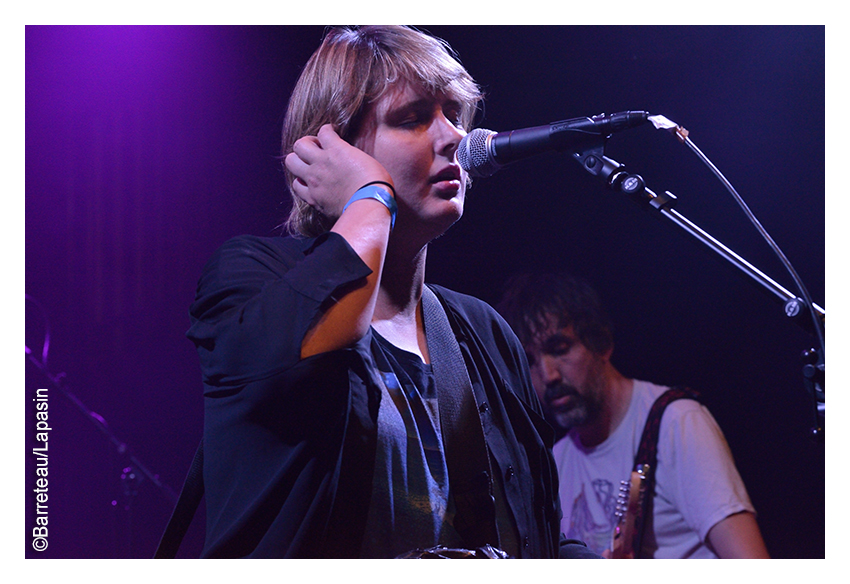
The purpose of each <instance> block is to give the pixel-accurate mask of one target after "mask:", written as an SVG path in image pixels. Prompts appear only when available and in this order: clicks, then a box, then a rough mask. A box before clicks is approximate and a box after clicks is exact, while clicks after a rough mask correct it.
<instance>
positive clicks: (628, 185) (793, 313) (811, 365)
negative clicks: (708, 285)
mask: <svg viewBox="0 0 850 584" xmlns="http://www.w3.org/2000/svg"><path fill="white" fill-rule="evenodd" d="M607 140H608V136H600V137H599V138H598V139H597V140H596V141H593V142H590V143H587V145H586V146H585V147H583V148H580V149H578V150H576V151H574V152H573V157H574V159H575V160H576V161H577V162H578V163H579V164H581V166H582V168H584V169H585V170H586V171H587V172H589V173H590V174H592V175H594V176H597V177H599V178H601V179H602V180H603V181H605V183H606V184H607V185H608V187H609V188H611V189H612V190H615V191H619V192H621V193H624V194H626V195H628V196H629V197H630V198H631V199H632V200H634V201H635V202H636V203H638V204H639V205H640V206H641V207H644V208H647V209H654V210H656V211H658V212H659V213H661V215H663V216H664V217H666V218H667V219H669V220H670V221H672V222H673V223H675V224H676V225H678V226H679V227H681V228H682V229H684V230H685V231H686V232H687V233H689V234H690V235H691V236H693V237H694V238H696V239H697V240H698V241H700V242H702V243H703V244H705V245H706V246H707V247H708V248H709V249H711V250H712V251H714V252H715V253H717V254H718V255H720V257H722V258H723V259H725V260H727V261H728V262H729V263H731V264H732V265H733V266H735V267H736V268H738V269H739V270H740V271H741V272H743V273H744V274H746V275H747V276H749V277H750V278H751V279H752V280H753V281H754V282H756V283H757V284H759V285H761V287H762V288H763V289H764V290H766V291H767V292H768V293H769V294H770V295H772V297H773V298H774V299H775V300H777V301H778V302H780V303H781V304H782V306H783V310H784V312H785V315H786V316H787V317H788V318H790V319H791V320H793V321H794V322H796V323H797V324H799V325H800V326H802V327H803V328H804V329H806V330H807V332H812V328H813V327H817V326H823V324H824V322H825V319H826V311H825V310H824V309H823V308H821V307H820V306H818V305H817V304H815V303H814V302H812V303H808V302H806V301H805V300H804V299H802V298H799V297H798V296H797V295H795V294H793V293H791V292H790V291H788V290H787V289H785V288H784V287H782V286H780V285H779V284H778V283H776V282H775V281H774V280H772V279H771V278H769V277H768V276H767V275H766V274H764V273H763V272H761V271H760V270H758V269H757V268H756V267H755V266H753V265H752V264H750V263H749V262H748V261H746V260H745V259H744V258H742V257H741V256H739V255H738V254H736V253H735V252H734V251H732V250H731V249H729V248H728V247H727V246H725V245H724V244H723V243H721V242H720V241H718V240H717V239H715V238H714V237H712V236H711V235H710V234H708V233H707V232H706V231H704V230H703V229H701V228H700V227H699V226H697V225H696V224H694V223H693V222H692V221H690V220H688V219H687V218H686V217H684V216H683V215H682V214H681V213H679V212H678V211H676V210H675V209H674V208H673V207H674V206H675V205H676V196H675V195H674V194H673V193H671V192H670V191H664V193H663V194H661V195H658V194H656V193H654V192H653V191H651V190H650V189H648V188H647V186H646V183H645V182H644V180H643V178H642V177H641V176H640V175H637V174H630V173H628V172H626V171H625V170H624V166H625V165H623V164H620V163H619V162H616V161H615V160H612V159H610V158H608V157H607V156H605V143H606V141H607ZM814 320H817V322H813V321H814ZM821 349H822V350H821V351H818V350H817V349H807V350H806V351H803V353H802V360H803V382H804V385H805V388H806V392H807V393H808V394H809V396H810V398H811V400H812V416H813V419H814V425H813V426H812V428H811V436H812V438H813V439H815V440H817V441H819V442H822V441H823V439H824V426H825V417H826V416H825V414H826V406H825V403H826V395H825V387H826V384H825V373H824V372H825V356H824V351H823V347H822V348H821Z"/></svg>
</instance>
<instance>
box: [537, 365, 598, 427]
mask: <svg viewBox="0 0 850 584" xmlns="http://www.w3.org/2000/svg"><path fill="white" fill-rule="evenodd" d="M600 381H601V377H594V378H593V379H591V380H589V382H588V385H587V387H585V391H584V393H583V394H581V393H579V391H578V390H577V389H576V388H575V387H574V386H572V385H569V384H567V383H557V384H553V385H550V386H549V387H547V388H546V393H545V394H544V396H543V401H544V404H545V409H546V413H547V414H548V415H547V417H548V418H550V421H551V422H554V423H555V424H557V426H558V427H559V428H560V429H561V430H562V431H564V432H569V431H570V430H571V429H572V428H574V427H577V426H584V425H585V424H587V423H589V422H592V421H593V420H595V419H596V417H597V416H598V415H599V412H600V411H601V410H602V392H601V385H600ZM565 396H571V398H570V403H569V404H566V405H562V406H560V407H557V406H554V405H553V404H552V402H553V401H554V400H556V399H558V398H561V397H565Z"/></svg>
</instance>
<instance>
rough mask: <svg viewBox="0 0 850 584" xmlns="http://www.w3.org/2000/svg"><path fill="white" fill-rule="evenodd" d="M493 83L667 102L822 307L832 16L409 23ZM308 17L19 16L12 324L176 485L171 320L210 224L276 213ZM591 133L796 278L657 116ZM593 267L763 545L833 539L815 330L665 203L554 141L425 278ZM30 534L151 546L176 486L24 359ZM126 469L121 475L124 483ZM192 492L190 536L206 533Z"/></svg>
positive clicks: (635, 103)
mask: <svg viewBox="0 0 850 584" xmlns="http://www.w3.org/2000/svg"><path fill="white" fill-rule="evenodd" d="M423 28H426V29H428V30H430V31H432V32H433V33H434V34H436V35H437V36H441V37H442V38H445V39H446V40H447V41H449V43H450V44H451V45H452V46H453V47H454V48H455V49H456V50H457V52H458V53H459V55H460V58H461V60H462V62H463V63H464V65H465V66H466V67H467V69H468V70H469V71H470V72H471V73H472V75H473V76H474V77H475V78H476V79H477V80H478V81H479V82H480V83H481V84H482V85H483V87H484V89H485V91H486V92H487V95H488V102H487V105H486V107H485V109H484V112H483V117H482V120H481V122H480V126H482V127H485V128H490V129H493V130H497V131H501V130H507V129H514V128H520V127H526V126H536V125H540V124H544V123H548V122H551V121H556V120H561V119H566V118H572V117H578V116H590V115H594V114H598V113H601V112H608V113H612V112H617V111H622V110H629V109H638V110H647V111H649V112H651V113H653V114H662V115H665V116H667V117H668V118H670V119H672V120H673V121H675V122H677V123H679V124H681V125H683V126H685V127H686V128H687V129H688V130H689V131H690V133H691V134H690V135H691V138H692V139H693V141H694V142H695V144H696V145H697V146H698V147H699V148H700V149H701V150H702V151H703V152H705V153H706V155H707V156H708V157H709V158H711V160H712V162H714V164H716V165H717V166H718V167H719V169H720V170H721V171H722V172H723V173H724V174H725V175H726V176H727V177H728V178H729V180H730V181H731V182H732V184H733V185H735V187H736V188H737V190H738V191H739V192H740V193H741V195H742V196H743V198H744V199H745V200H746V201H747V203H748V204H749V206H750V207H751V208H752V210H753V212H754V213H755V215H756V216H757V217H758V218H759V220H760V221H761V222H762V224H763V225H764V227H765V229H766V230H767V231H768V232H769V233H770V234H771V235H772V236H773V238H774V239H775V240H776V242H777V243H778V245H779V246H780V247H781V248H782V250H783V251H784V252H785V254H786V255H787V256H788V258H789V260H790V261H791V263H792V264H793V265H794V266H795V268H796V269H797V271H798V272H799V274H800V276H801V278H802V279H803V281H804V282H805V284H806V286H807V287H808V289H809V291H810V293H811V295H812V297H813V298H814V300H815V302H816V303H818V304H820V305H821V306H825V299H824V295H825V289H824V282H825V265H824V248H825V235H824V234H825V227H824V218H825V205H824V203H825V196H824V194H825V186H824V166H825V165H824V154H825V145H824V134H825V129H824V124H825V119H824V100H825V96H824V87H825V79H824V52H825V45H824V43H825V39H824V27H822V26H805V27H803V26H799V27H795V26H769V27H767V26H765V27H763V26H722V27H701V26H671V27H667V26H664V27H650V26H644V27H631V26H628V27H626V26H618V27H601V26H591V27H542V26H537V27H524V26H523V27H489V26H488V27H468V26H462V27H461V26H458V27H449V26H434V27H429V26H424V27H423ZM322 33H323V28H322V27H115V28H111V27H32V26H29V27H27V29H26V226H25V227H26V293H27V295H28V296H30V297H32V298H34V299H35V300H36V301H34V302H31V301H27V302H26V337H27V339H26V340H27V346H28V347H29V348H31V349H32V350H33V352H34V354H35V355H36V356H37V357H38V358H39V359H40V358H41V355H42V345H43V339H44V333H45V329H46V326H47V324H46V323H48V322H49V327H50V329H49V330H50V338H49V340H50V345H49V360H48V363H47V365H48V369H49V371H50V372H51V373H52V374H54V375H55V374H59V373H64V374H65V376H64V378H63V385H64V386H65V387H66V388H67V389H69V390H70V391H72V392H73V394H74V395H76V396H77V397H78V398H79V399H80V400H81V401H82V402H83V403H84V404H85V405H86V407H87V408H89V409H90V410H92V411H94V412H96V413H97V414H98V415H100V416H102V417H103V418H105V420H106V421H107V422H108V424H109V427H110V428H111V429H112V431H113V432H114V433H115V434H116V435H117V436H118V438H119V439H120V440H121V441H123V442H125V443H126V444H128V445H129V446H130V448H131V449H132V451H133V452H134V453H135V454H136V455H138V457H139V458H140V459H141V460H142V461H143V462H144V463H145V464H146V465H147V466H148V467H149V468H150V469H151V470H152V472H154V473H156V474H157V475H158V476H159V477H160V479H161V480H162V481H163V482H164V483H165V484H167V485H169V486H170V487H171V489H172V490H174V491H179V488H180V486H181V484H182V481H183V478H184V476H185V473H186V471H187V469H188V466H189V463H190V460H191V457H192V454H193V452H194V449H195V447H196V445H197V443H198V440H199V439H200V436H201V429H202V424H203V420H202V418H203V413H202V398H201V383H200V373H199V368H198V359H197V356H196V354H195V352H194V348H193V347H192V345H191V343H190V342H189V341H188V340H186V339H185V337H184V336H183V335H184V333H185V331H186V329H187V328H188V324H189V322H188V316H187V310H188V306H189V304H190V303H191V302H192V299H193V295H194V290H195V284H196V282H197V278H198V276H199V274H200V271H201V268H202V266H203V264H204V262H205V261H206V260H207V258H208V257H209V256H210V254H211V253H212V252H213V250H215V249H216V248H217V247H218V246H219V245H220V244H221V243H222V242H224V241H225V240H226V239H228V238H230V237H232V236H234V235H237V234H240V233H254V234H258V235H271V234H274V233H276V232H277V230H276V226H277V225H278V224H279V223H280V222H281V219H282V217H283V216H284V215H285V213H286V210H287V207H288V203H287V197H288V195H286V193H285V191H284V184H283V175H282V172H281V170H280V166H279V163H278V161H277V159H276V156H277V155H278V154H279V151H278V149H279V131H280V124H281V121H282V116H283V112H284V110H285V105H286V100H287V97H288V94H289V92H290V90H291V87H292V85H293V83H294V81H295V79H296V77H297V75H298V73H299V71H300V67H301V66H302V65H303V64H304V63H305V62H306V60H307V58H308V57H309V55H310V54H311V53H312V51H313V50H314V49H315V48H316V47H317V46H318V44H319V42H320V39H321V37H322ZM606 153H607V155H608V156H610V157H611V158H613V159H615V160H617V161H618V162H622V163H625V164H626V165H627V166H628V168H629V169H632V170H633V171H634V172H638V173H640V174H641V175H642V176H643V177H644V178H645V179H646V181H647V184H648V186H649V187H650V188H652V189H653V190H655V191H656V192H663V191H664V190H670V191H672V192H673V193H674V194H675V195H677V196H678V198H679V204H678V207H677V209H678V211H679V212H681V213H682V214H683V215H684V216H686V217H688V218H689V219H691V220H692V221H694V222H695V223H696V224H698V225H699V226H701V227H702V228H704V229H705V230H707V231H708V232H709V233H711V234H712V235H714V236H715V237H717V238H718V239H719V240H720V241H722V242H724V243H725V244H726V245H728V246H730V247H731V248H732V249H733V250H735V251H736V252H738V253H739V254H741V255H742V256H743V257H744V258H746V259H748V260H749V261H750V262H752V263H753V264H755V265H756V266H758V267H759V268H760V269H762V270H763V271H765V272H766V273H767V274H768V275H770V276H771V277H773V278H774V279H775V280H777V281H778V282H780V283H781V284H783V285H784V286H785V287H787V288H789V289H791V290H796V289H795V288H794V285H793V281H792V280H791V279H790V277H789V276H788V275H787V273H786V272H785V271H784V270H783V268H782V266H781V265H780V264H779V262H778V261H777V260H776V259H775V257H774V256H773V255H772V253H771V252H770V250H769V249H768V247H767V245H766V243H765V242H764V241H763V240H762V239H761V238H760V236H759V235H758V234H757V232H756V231H755V229H754V228H753V227H752V226H751V225H750V224H749V222H748V221H747V220H746V219H745V217H744V215H743V213H742V212H741V210H740V209H739V208H738V206H737V205H736V203H735V202H734V201H733V199H732V198H731V196H730V195H729V194H728V193H727V192H726V190H725V189H724V188H723V186H722V185H721V184H720V183H719V182H718V181H717V179H716V178H714V176H713V175H712V174H711V173H710V171H709V170H708V169H707V168H706V167H705V166H704V165H703V164H702V163H701V162H700V161H699V160H698V159H697V158H696V157H695V156H694V155H693V154H692V153H691V152H690V151H689V150H688V149H687V148H686V147H684V146H682V145H680V144H679V143H678V142H677V141H676V140H674V139H673V138H672V137H671V136H670V135H669V134H667V133H666V132H660V131H657V130H655V129H654V128H652V126H651V125H646V126H643V127H641V128H638V129H634V130H630V131H628V132H624V133H621V134H617V135H616V136H614V137H613V138H611V140H610V141H609V143H608V145H607V149H606ZM541 268H558V269H564V270H568V271H572V272H573V273H576V274H579V275H582V276H584V277H586V278H588V279H589V280H590V281H591V282H592V283H593V284H594V285H595V286H596V288H597V289H598V290H599V292H600V293H601V295H602V296H603V298H604V300H605V302H606V304H607V306H608V308H609V311H610V312H611V313H612V316H613V318H614V321H615V322H616V327H617V332H616V350H615V354H614V361H615V364H616V365H617V366H618V368H620V370H621V371H622V372H623V373H625V374H626V375H629V376H633V377H638V378H643V379H649V380H652V381H656V382H659V383H681V384H687V385H689V386H691V387H693V388H696V389H699V390H700V391H701V392H702V393H703V395H704V398H705V401H706V403H707V404H708V405H709V407H710V409H711V410H712V412H713V413H714V415H715V417H716V418H717V420H718V422H719V423H720V425H721V427H722V428H723V430H724V431H725V433H726V437H727V439H728V441H729V443H730V446H731V448H732V451H733V452H734V454H735V457H736V461H737V463H738V467H739V470H740V471H741V474H742V476H743V478H744V481H745V482H746V484H747V487H748V489H749V493H750V496H751V498H752V500H753V502H754V504H755V506H756V508H757V510H758V512H759V522H760V525H761V528H762V531H763V533H764V537H765V540H766V542H767V545H768V548H769V550H770V552H771V553H772V555H774V556H775V557H784V558H819V557H824V553H825V551H824V549H825V541H824V540H825V528H824V515H825V502H824V499H825V486H824V467H825V462H824V447H823V445H819V444H816V443H815V442H813V441H811V440H810V439H809V437H808V432H809V428H810V426H811V425H812V419H811V416H810V401H809V399H808V397H807V395H806V392H805V389H804V385H803V381H802V375H801V367H802V364H801V362H800V358H799V355H800V353H801V351H802V350H803V349H805V348H808V347H810V346H813V345H814V344H815V340H814V338H813V337H812V336H810V335H809V334H807V333H806V332H804V331H802V329H800V328H799V327H798V326H797V325H796V324H793V323H791V322H789V321H788V320H787V319H786V318H785V316H784V314H783V312H782V309H781V306H780V305H779V304H778V303H776V302H775V301H774V299H773V298H772V297H769V296H768V295H766V294H764V293H763V292H762V291H761V290H760V289H759V288H758V287H757V286H754V285H753V284H752V283H751V282H750V281H748V280H747V279H746V278H743V277H741V276H739V274H738V272H737V270H736V269H734V268H733V267H732V266H730V265H729V264H727V263H725V262H724V261H723V260H719V259H717V258H715V257H714V255H713V254H712V253H711V252H709V251H708V250H707V249H706V248H704V247H703V246H702V244H699V243H697V242H695V241H694V240H693V239H691V237H690V236H688V235H686V234H685V233H684V232H682V231H681V230H680V229H679V228H678V227H676V226H675V225H673V224H672V223H670V222H669V221H667V220H666V219H664V218H663V217H661V216H660V215H658V214H657V213H654V212H648V211H644V210H643V209H641V208H639V207H638V206H637V205H635V204H634V203H633V202H631V201H629V200H628V199H626V198H625V196H624V195H621V194H618V193H615V192H613V191H610V190H607V189H606V188H604V186H603V185H602V184H601V183H600V182H599V181H598V179H596V178H594V177H592V176H590V175H589V174H586V173H585V172H584V171H583V170H582V169H581V168H580V167H579V166H578V165H577V164H576V163H575V162H573V161H572V160H570V159H569V157H568V156H566V155H562V154H548V155H542V156H539V157H537V158H534V159H529V160H526V161H523V162H520V163H518V164H516V165H515V166H513V167H509V168H507V169H504V170H502V171H501V172H499V173H498V174H497V175H496V176H494V177H492V178H490V179H479V180H477V181H476V183H475V185H474V187H473V189H472V190H471V191H470V193H469V195H468V199H467V207H466V215H465V216H464V218H463V220H462V221H461V222H460V223H458V224H457V225H456V226H455V227H454V228H452V229H451V230H450V231H449V233H448V234H447V235H445V236H444V237H442V238H441V239H439V240H438V241H436V242H435V243H434V244H432V246H431V250H430V258H429V273H428V280H429V281H431V282H434V283H439V284H443V285H445V286H448V287H451V288H453V289H456V290H459V291H463V292H467V293H470V294H473V295H476V296H478V297H480V298H483V299H484V300H486V301H489V302H491V303H496V302H497V301H498V299H499V296H500V293H501V288H502V285H503V283H504V281H505V280H506V279H507V278H508V277H509V276H510V275H511V274H513V273H515V272H517V271H521V270H527V269H541ZM38 387H50V388H51V390H50V401H49V405H50V409H49V414H50V422H51V427H52V430H51V433H50V443H49V448H50V459H49V460H50V466H49V488H50V490H49V497H50V498H49V546H50V547H49V548H48V550H47V551H45V552H42V553H35V552H33V550H32V548H31V539H32V538H31V530H32V527H33V525H34V523H33V514H34V509H35V502H34V499H33V493H32V488H33V483H34V478H35V472H34V470H33V465H34V457H33V455H32V454H31V449H32V447H33V446H34V445H35V443H34V442H33V440H34V430H33V426H34V420H35V413H34V409H33V404H32V399H33V397H34V394H35V389H36V388H38ZM25 404H26V405H25V416H26V447H27V449H26V453H25V456H26V465H27V466H26V473H27V474H26V498H25V505H26V514H27V524H26V526H25V534H26V536H25V546H26V555H27V557H52V558H109V557H150V556H151V555H152V554H153V551H154V549H155V547H156V542H157V541H158V538H159V535H160V533H161V531H162V528H163V526H164V525H165V523H166V521H167V519H168V516H169V514H170V510H171V501H170V499H169V498H168V497H167V496H166V495H165V494H163V492H162V490H160V489H157V488H156V487H155V486H154V485H153V483H152V481H150V480H142V481H141V482H138V483H137V482H134V481H129V480H127V479H124V480H122V479H121V474H122V468H124V467H125V466H126V458H125V457H123V456H121V455H119V454H118V452H117V449H116V448H115V447H114V446H113V445H112V444H111V443H110V442H109V441H108V440H107V439H106V438H105V436H104V435H103V434H102V433H101V432H99V431H98V429H97V428H96V427H95V425H93V424H91V423H90V421H89V420H87V419H86V417H85V416H83V415H81V414H80V413H79V411H78V410H77V409H76V408H75V406H73V405H72V404H71V402H70V401H69V400H67V399H65V397H64V396H62V395H61V394H60V392H59V391H58V390H56V389H53V386H52V385H50V382H48V381H47V378H46V377H45V375H44V373H43V372H42V371H40V370H39V369H38V368H37V367H36V366H35V365H34V364H33V363H31V362H30V361H29V360H27V363H26V396H25ZM127 487H129V489H130V491H135V492H136V494H135V496H130V497H127V496H126V495H125V488H127ZM202 532H203V518H202V514H201V516H200V517H199V518H198V520H197V521H196V523H195V525H194V526H193V529H192V532H191V533H190V535H189V539H188V540H187V542H186V544H185V545H184V548H183V550H182V551H181V555H183V556H190V557H191V556H194V555H197V553H198V552H199V550H200V547H201V544H202Z"/></svg>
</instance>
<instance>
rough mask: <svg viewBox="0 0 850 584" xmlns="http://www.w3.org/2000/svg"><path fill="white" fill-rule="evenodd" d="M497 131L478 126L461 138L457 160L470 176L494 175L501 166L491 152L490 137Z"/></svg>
mask: <svg viewBox="0 0 850 584" xmlns="http://www.w3.org/2000/svg"><path fill="white" fill-rule="evenodd" d="M495 133H496V132H494V131H492V130H485V129H483V128H478V129H475V130H472V131H471V132H470V133H469V134H467V135H466V136H464V137H463V139H461V141H460V144H459V145H458V148H457V162H458V164H460V167H461V168H462V169H464V170H465V171H466V172H468V173H469V176H472V177H477V178H482V177H487V176H492V175H493V174H494V173H495V172H496V171H497V170H499V169H500V168H501V165H499V164H498V163H497V162H496V161H495V160H493V156H492V155H491V154H490V145H489V138H490V136H492V135H494V134H495Z"/></svg>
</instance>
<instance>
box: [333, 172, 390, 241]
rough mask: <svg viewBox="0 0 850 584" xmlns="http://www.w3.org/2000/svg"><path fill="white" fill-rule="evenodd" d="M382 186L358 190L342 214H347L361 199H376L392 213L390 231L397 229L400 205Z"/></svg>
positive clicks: (373, 185)
mask: <svg viewBox="0 0 850 584" xmlns="http://www.w3.org/2000/svg"><path fill="white" fill-rule="evenodd" d="M382 184H383V183H381V184H368V185H366V186H365V187H361V188H360V189H358V191H357V192H356V193H354V194H353V195H351V198H350V199H348V202H347V203H346V204H345V207H343V208H342V212H343V213H345V210H346V209H348V207H349V206H350V205H351V203H353V202H354V201H359V200H360V199H375V200H376V201H380V202H382V203H383V204H384V205H385V206H386V207H387V209H389V211H390V231H392V229H393V227H395V216H396V215H397V214H398V205H397V204H396V202H395V198H394V197H393V196H392V195H391V194H390V192H389V191H388V190H387V189H386V188H384V187H383V186H381V185H382Z"/></svg>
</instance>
